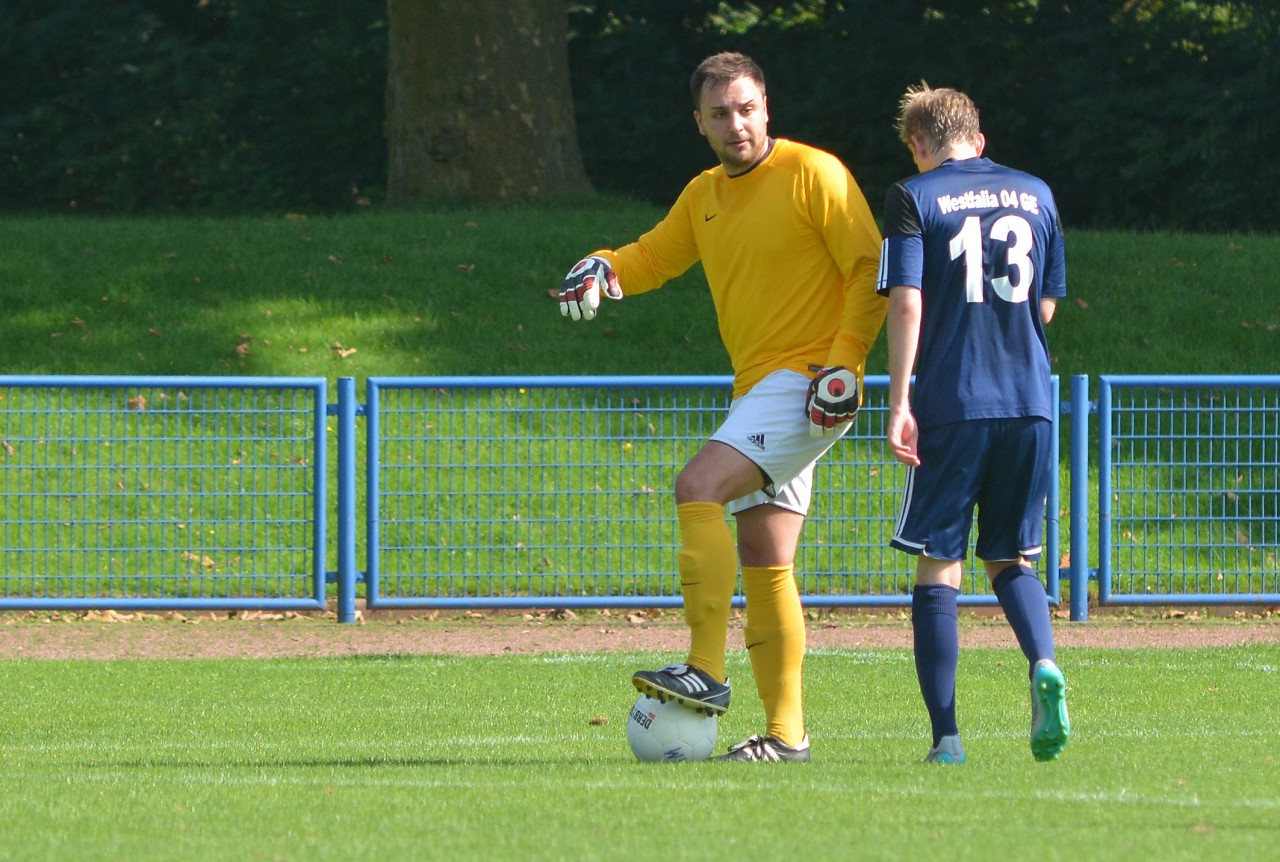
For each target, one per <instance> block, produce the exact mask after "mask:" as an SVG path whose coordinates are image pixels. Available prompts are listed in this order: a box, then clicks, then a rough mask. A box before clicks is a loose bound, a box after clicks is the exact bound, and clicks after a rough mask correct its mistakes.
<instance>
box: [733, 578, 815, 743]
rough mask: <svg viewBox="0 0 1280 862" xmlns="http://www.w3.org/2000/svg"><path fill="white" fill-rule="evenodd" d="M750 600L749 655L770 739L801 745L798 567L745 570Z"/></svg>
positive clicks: (801, 646)
mask: <svg viewBox="0 0 1280 862" xmlns="http://www.w3.org/2000/svg"><path fill="white" fill-rule="evenodd" d="M742 588H743V591H744V593H745V594H746V598H747V627H746V630H745V633H744V634H745V637H746V642H747V653H748V655H749V656H750V657H751V670H752V672H753V673H754V674H755V678H756V689H757V690H758V691H759V692H760V699H761V700H762V701H764V715H765V721H766V727H765V736H772V737H773V738H775V739H780V740H782V741H783V742H784V743H785V744H787V745H798V744H799V743H800V740H802V739H803V738H804V702H803V699H802V696H801V669H802V667H803V665H804V649H805V627H804V610H803V609H802V608H801V607H800V590H799V588H798V587H797V586H796V579H795V569H794V567H793V566H770V567H764V568H757V567H754V566H743V567H742Z"/></svg>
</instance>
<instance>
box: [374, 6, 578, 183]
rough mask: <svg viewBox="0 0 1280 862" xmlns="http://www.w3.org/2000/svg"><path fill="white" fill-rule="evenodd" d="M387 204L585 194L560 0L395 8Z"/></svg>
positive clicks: (389, 59)
mask: <svg viewBox="0 0 1280 862" xmlns="http://www.w3.org/2000/svg"><path fill="white" fill-rule="evenodd" d="M387 8H388V28H389V32H388V39H389V42H388V57H387V106H386V107H387V117H386V132H387V142H388V156H389V159H388V169H387V174H388V176H387V199H388V202H389V203H391V204H393V205H396V204H407V203H411V202H413V201H416V200H419V199H424V198H436V199H453V200H465V201H470V202H474V203H481V204H494V203H504V202H516V201H520V200H531V199H536V198H545V197H552V196H556V195H562V194H567V193H573V192H581V191H584V190H587V189H589V188H590V184H589V183H588V181H587V176H586V172H585V171H584V169H583V166H582V156H581V154H580V152H579V150H578V136H577V126H576V123H575V121H574V112H573V111H574V108H573V94H572V92H571V90H570V86H569V67H568V45H567V40H568V16H567V13H566V9H565V3H564V0H508V2H503V3H488V2H481V3H478V2H475V0H433V2H426V3H424V2H422V0H388V3H387Z"/></svg>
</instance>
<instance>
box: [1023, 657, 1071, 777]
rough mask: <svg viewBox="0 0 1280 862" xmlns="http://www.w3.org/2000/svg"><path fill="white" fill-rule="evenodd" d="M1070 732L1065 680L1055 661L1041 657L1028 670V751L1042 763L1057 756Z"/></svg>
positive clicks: (1065, 744)
mask: <svg viewBox="0 0 1280 862" xmlns="http://www.w3.org/2000/svg"><path fill="white" fill-rule="evenodd" d="M1070 736H1071V720H1070V719H1069V718H1067V681H1066V679H1065V678H1064V677H1063V676H1062V671H1060V670H1058V666H1057V665H1056V664H1054V663H1053V662H1052V661H1050V660H1049V659H1041V660H1040V661H1038V662H1036V666H1035V669H1034V670H1033V671H1032V672H1031V754H1032V755H1033V756H1034V757H1035V759H1036V760H1039V761H1040V762H1042V763H1043V762H1045V761H1048V760H1056V759H1057V757H1058V755H1059V754H1061V753H1062V749H1064V748H1066V747H1067V739H1068V738H1070Z"/></svg>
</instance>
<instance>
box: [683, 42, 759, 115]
mask: <svg viewBox="0 0 1280 862" xmlns="http://www.w3.org/2000/svg"><path fill="white" fill-rule="evenodd" d="M739 78H750V79H751V80H752V81H754V82H755V83H756V86H757V87H759V88H760V94H761V95H764V71H763V70H762V69H761V68H760V67H759V66H758V65H757V64H756V61H755V60H752V59H751V58H750V57H748V56H747V55H746V54H739V53H737V52H736V51H722V52H720V53H719V54H712V55H711V56H710V57H708V58H707V59H705V60H703V61H702V62H701V63H699V64H698V68H696V69H694V70H693V77H692V78H690V79H689V89H690V91H692V93H693V107H694V109H695V110H696V109H699V108H701V107H702V90H703V88H704V87H706V86H707V84H728V83H730V82H732V81H736V80H738V79H739Z"/></svg>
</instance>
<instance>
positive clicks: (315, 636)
mask: <svg viewBox="0 0 1280 862" xmlns="http://www.w3.org/2000/svg"><path fill="white" fill-rule="evenodd" d="M1064 617H1065V615H1064ZM1055 637H1056V641H1057V645H1058V646H1059V647H1061V648H1068V649H1069V648H1071V647H1103V648H1115V649H1124V648H1136V647H1220V646H1234V645H1239V644H1250V643H1271V644H1278V645H1280V614H1278V613H1277V612H1276V610H1275V609H1266V610H1263V611H1260V612H1249V613H1245V612H1241V611H1225V612H1223V611H1217V612H1212V613H1210V612H1203V611H1173V612H1165V613H1153V614H1151V615H1150V616H1139V615H1135V614H1117V613H1108V614H1106V615H1097V616H1091V619H1090V621H1089V622H1087V623H1072V622H1069V621H1067V620H1066V619H1065V618H1060V619H1059V620H1058V622H1057V623H1056V625H1055ZM960 642H961V646H962V648H981V647H1009V648H1013V649H1016V648H1017V643H1016V641H1015V640H1014V638H1013V634H1012V632H1011V631H1010V630H1009V627H1008V625H1007V624H1006V623H1005V621H1004V620H1003V619H1002V618H1000V617H999V615H996V614H983V613H974V614H965V615H963V617H962V622H961V633H960ZM808 643H809V646H810V648H814V649H818V648H844V649H883V648H909V647H910V646H911V625H910V620H909V617H908V615H907V614H906V613H905V612H894V613H886V614H860V613H852V612H851V613H816V614H815V613H811V614H810V620H809V638H808ZM729 644H730V647H731V648H740V647H741V645H742V620H741V619H736V620H735V621H734V622H733V623H732V624H731V631H730V634H729ZM687 646H688V634H687V631H686V629H685V627H684V624H683V623H682V622H681V620H680V615H679V614H678V613H673V612H670V611H668V612H665V613H663V612H661V611H654V612H613V613H610V612H607V611H591V612H584V613H580V614H579V613H573V612H569V611H558V612H551V613H529V614H518V613H460V614H453V615H444V614H439V613H418V614H416V615H415V614H413V613H405V612H385V613H384V612H374V613H368V614H364V613H362V614H361V615H360V619H359V621H358V622H357V623H355V624H351V625H346V624H342V623H338V622H337V621H336V619H335V618H334V616H333V614H331V613H330V614H316V615H306V614H292V613H286V614H275V613H259V612H247V613H233V614H225V613H200V614H182V613H177V612H170V613H163V614H147V613H134V614H121V613H116V612H114V611H105V612H89V613H65V612H63V613H57V612H44V613H37V612H28V613H12V614H6V615H0V658H6V659H13V658H31V659H67V658H83V659H134V658H193V659H195V658H278V657H295V656H356V655H395V654H400V655H512V654H538V653H564V652H633V651H652V652H660V653H670V654H672V655H679V654H680V653H682V652H683V651H684V650H685V649H686V648H687Z"/></svg>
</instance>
